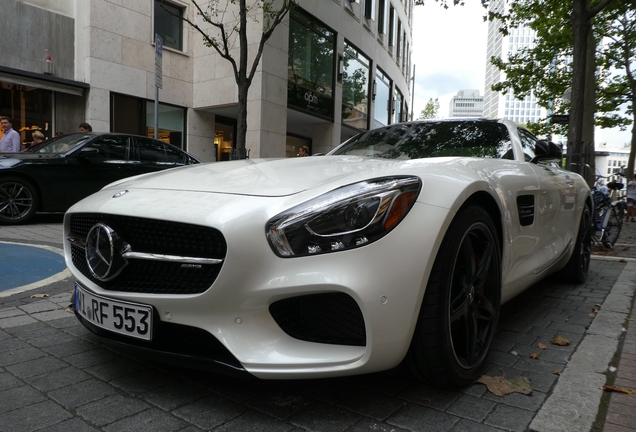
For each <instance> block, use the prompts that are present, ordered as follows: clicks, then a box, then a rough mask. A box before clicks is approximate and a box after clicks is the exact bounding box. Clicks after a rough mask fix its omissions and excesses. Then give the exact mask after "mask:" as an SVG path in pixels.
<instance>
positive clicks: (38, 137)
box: [24, 130, 44, 150]
mask: <svg viewBox="0 0 636 432" xmlns="http://www.w3.org/2000/svg"><path fill="white" fill-rule="evenodd" d="M32 136H33V141H32V142H30V143H28V144H27V145H26V146H25V148H24V149H25V150H26V149H28V148H29V147H32V146H34V145H36V144H40V143H41V142H42V141H44V134H43V133H42V132H40V131H39V130H36V131H35V132H33V135H32Z"/></svg>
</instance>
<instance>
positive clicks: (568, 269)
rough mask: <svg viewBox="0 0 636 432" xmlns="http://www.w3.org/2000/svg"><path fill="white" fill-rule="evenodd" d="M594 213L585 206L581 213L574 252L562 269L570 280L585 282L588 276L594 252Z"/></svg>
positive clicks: (565, 277) (564, 276) (563, 274)
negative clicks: (592, 217) (592, 218)
mask: <svg viewBox="0 0 636 432" xmlns="http://www.w3.org/2000/svg"><path fill="white" fill-rule="evenodd" d="M591 216H592V213H591V211H590V208H589V207H588V206H585V208H584V209H583V213H582V214H581V224H580V225H579V232H578V234H577V236H576V243H575V244H574V252H572V257H571V258H570V261H568V263H567V264H566V266H565V268H564V269H563V270H562V272H561V273H562V277H563V278H564V279H565V280H567V281H570V282H574V283H583V282H585V279H586V278H587V273H588V270H589V268H590V256H591V254H592V220H591Z"/></svg>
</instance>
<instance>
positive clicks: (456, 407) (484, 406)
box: [446, 395, 496, 422]
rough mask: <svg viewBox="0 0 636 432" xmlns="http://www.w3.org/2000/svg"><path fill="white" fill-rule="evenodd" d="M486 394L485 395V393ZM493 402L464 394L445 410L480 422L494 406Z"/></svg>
mask: <svg viewBox="0 0 636 432" xmlns="http://www.w3.org/2000/svg"><path fill="white" fill-rule="evenodd" d="M486 396H487V395H486ZM495 405H496V404H495V403H494V402H492V401H488V400H485V399H482V398H476V397H474V396H470V395H464V396H462V397H460V398H459V399H458V400H456V401H455V403H453V405H451V406H450V408H449V409H448V410H446V412H447V413H448V414H453V415H456V416H457V417H462V418H465V419H469V420H474V421H476V422H482V421H483V420H484V419H485V418H486V417H487V416H488V414H489V413H490V412H491V411H492V410H493V408H494V407H495Z"/></svg>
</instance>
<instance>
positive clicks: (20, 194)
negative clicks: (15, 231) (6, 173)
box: [0, 177, 38, 225]
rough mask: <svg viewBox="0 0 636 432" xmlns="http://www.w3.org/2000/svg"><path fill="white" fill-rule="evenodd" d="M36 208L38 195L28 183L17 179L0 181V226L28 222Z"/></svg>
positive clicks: (11, 178) (8, 178)
mask: <svg viewBox="0 0 636 432" xmlns="http://www.w3.org/2000/svg"><path fill="white" fill-rule="evenodd" d="M37 206H38V195H37V192H36V190H35V188H34V187H33V185H32V184H31V183H30V182H28V181H26V180H24V179H21V178H19V177H7V178H2V179H0V225H15V224H21V223H26V222H28V221H29V220H30V219H31V218H33V216H34V215H35V212H36V210H37Z"/></svg>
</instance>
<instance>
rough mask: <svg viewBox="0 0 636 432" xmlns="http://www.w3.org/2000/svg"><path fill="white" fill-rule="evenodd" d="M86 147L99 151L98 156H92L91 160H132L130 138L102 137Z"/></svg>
mask: <svg viewBox="0 0 636 432" xmlns="http://www.w3.org/2000/svg"><path fill="white" fill-rule="evenodd" d="M86 147H90V148H94V149H97V150H98V151H99V152H98V154H97V155H94V156H91V160H95V161H127V160H129V159H130V139H129V138H128V137H124V136H117V135H113V136H110V135H108V136H102V137H99V138H96V139H95V140H94V141H93V142H91V143H89V144H88V145H87V146H86ZM86 147H85V148H86Z"/></svg>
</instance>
